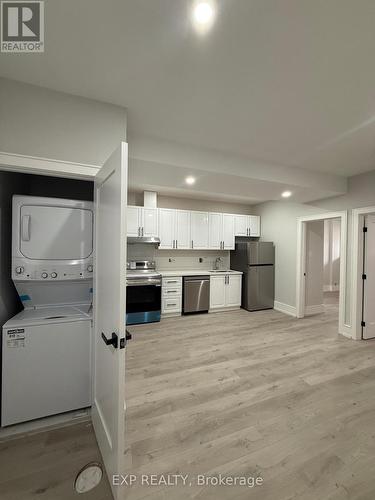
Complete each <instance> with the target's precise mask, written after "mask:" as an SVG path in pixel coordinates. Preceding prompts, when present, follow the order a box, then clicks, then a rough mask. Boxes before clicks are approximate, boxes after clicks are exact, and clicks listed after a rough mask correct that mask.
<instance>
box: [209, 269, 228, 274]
mask: <svg viewBox="0 0 375 500" xmlns="http://www.w3.org/2000/svg"><path fill="white" fill-rule="evenodd" d="M210 273H226V274H229V273H233V271H224V270H221V269H211V271H210Z"/></svg>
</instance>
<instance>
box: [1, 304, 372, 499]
mask: <svg viewBox="0 0 375 500" xmlns="http://www.w3.org/2000/svg"><path fill="white" fill-rule="evenodd" d="M328 302H329V301H328ZM332 302H333V303H326V313H325V314H320V315H316V316H312V317H309V318H305V319H303V320H296V319H293V318H291V317H288V316H285V315H283V314H281V313H278V312H276V311H263V312H258V313H248V312H246V311H244V310H240V311H235V312H226V313H216V314H209V315H199V316H190V317H182V318H175V319H173V318H171V319H166V320H163V321H162V322H161V323H159V324H152V325H144V326H137V327H132V328H131V329H130V330H131V332H132V333H133V340H132V341H131V342H130V343H129V345H128V348H127V354H126V356H127V368H126V372H127V380H126V387H127V390H126V391H127V422H126V425H127V443H126V445H127V452H126V461H127V472H128V473H132V474H136V475H137V477H138V481H137V483H136V484H135V485H134V486H133V487H131V488H127V489H126V498H127V499H129V500H133V499H142V498H145V499H146V500H159V499H172V500H180V499H183V500H185V499H186V500H190V499H197V500H203V499H204V500H210V499H219V500H220V499H225V500H226V499H238V500H241V499H250V500H252V499H254V500H258V499H259V500H290V499H298V500H300V499H301V500H318V499H319V500H341V499H350V500H373V499H374V498H375V474H374V472H375V458H374V457H375V397H374V393H375V342H372V341H368V342H354V341H350V340H347V339H345V338H343V337H338V335H337V305H336V304H335V301H332ZM97 457H98V451H97V448H96V446H95V441H94V439H93V434H92V429H91V426H89V425H86V424H81V425H80V426H74V427H70V428H66V429H59V430H55V431H51V432H47V433H42V434H39V435H36V436H30V437H29V438H27V439H22V440H18V442H16V440H12V441H8V442H5V443H3V444H0V464H1V466H0V498H1V499H2V500H13V499H17V500H26V499H27V500H29V499H33V500H34V499H39V498H40V499H45V500H60V499H64V500H70V499H76V498H77V495H75V494H74V493H73V490H72V481H73V479H74V476H75V473H76V472H77V470H78V469H79V468H80V467H81V466H82V465H84V464H85V463H86V462H87V461H89V460H95V459H97ZM4 467H5V468H4ZM150 473H151V474H167V473H171V474H174V473H181V474H189V479H188V482H189V483H190V482H191V483H192V485H191V486H185V487H182V486H178V487H165V486H148V487H147V486H140V485H139V482H140V477H141V474H150ZM220 473H221V474H223V475H225V476H229V475H231V476H239V475H245V476H246V475H250V476H259V477H262V478H263V480H264V483H263V485H262V486H258V487H256V488H254V489H250V488H247V487H244V486H241V487H229V486H226V487H225V486H224V487H220V488H218V487H202V486H197V485H196V484H195V481H196V477H197V475H198V474H207V475H218V474H220ZM78 498H82V499H87V500H109V499H110V498H111V497H110V493H109V487H108V484H107V483H106V482H104V483H102V484H101V486H100V487H99V488H97V489H96V490H94V491H93V492H91V493H88V494H85V495H80V496H79V497H78Z"/></svg>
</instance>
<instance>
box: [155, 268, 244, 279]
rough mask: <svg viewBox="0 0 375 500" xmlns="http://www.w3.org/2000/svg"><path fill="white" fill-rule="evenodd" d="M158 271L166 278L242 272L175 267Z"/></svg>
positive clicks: (238, 272) (237, 272)
mask: <svg viewBox="0 0 375 500" xmlns="http://www.w3.org/2000/svg"><path fill="white" fill-rule="evenodd" d="M158 272H159V273H160V274H161V275H162V277H163V278H164V277H165V278H167V277H169V276H204V275H209V276H220V275H221V274H222V275H225V273H227V274H243V273H242V272H241V271H232V270H231V269H229V270H227V271H225V272H220V273H218V272H215V271H207V270H206V269H175V270H174V271H160V270H158Z"/></svg>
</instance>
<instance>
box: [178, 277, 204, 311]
mask: <svg viewBox="0 0 375 500" xmlns="http://www.w3.org/2000/svg"><path fill="white" fill-rule="evenodd" d="M209 307H210V277H209V276H185V277H184V293H183V309H182V312H183V314H188V313H199V312H208V308H209Z"/></svg>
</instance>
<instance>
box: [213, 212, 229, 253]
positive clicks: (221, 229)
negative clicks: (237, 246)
mask: <svg viewBox="0 0 375 500" xmlns="http://www.w3.org/2000/svg"><path fill="white" fill-rule="evenodd" d="M234 218H235V216H234V215H231V214H220V213H212V212H210V213H209V248H210V250H233V249H234Z"/></svg>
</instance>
